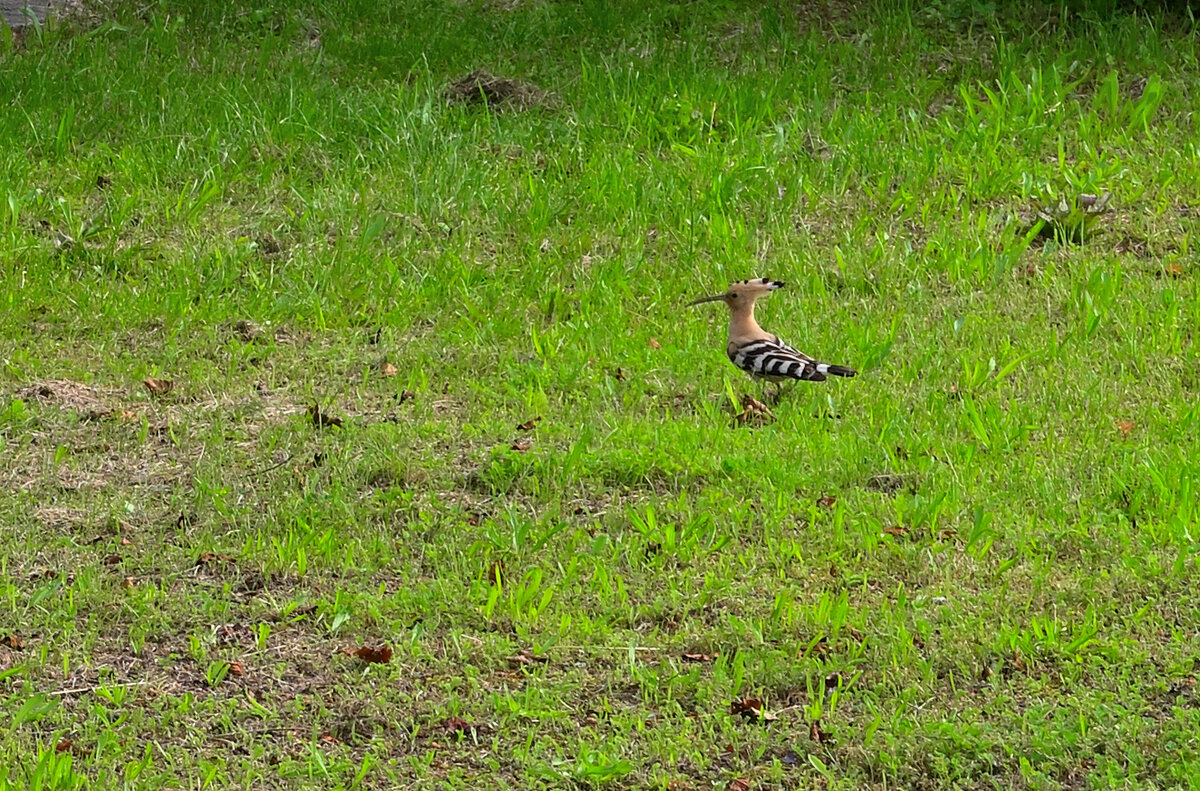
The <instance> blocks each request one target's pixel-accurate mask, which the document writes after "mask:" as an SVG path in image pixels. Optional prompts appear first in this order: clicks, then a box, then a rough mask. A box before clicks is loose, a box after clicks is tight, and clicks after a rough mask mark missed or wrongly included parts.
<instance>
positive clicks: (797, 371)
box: [729, 338, 829, 382]
mask: <svg viewBox="0 0 1200 791" xmlns="http://www.w3.org/2000/svg"><path fill="white" fill-rule="evenodd" d="M729 359H730V360H732V361H733V364H734V365H736V366H737V367H738V368H741V369H742V370H743V371H745V372H746V373H748V374H750V375H751V376H754V377H758V378H763V379H773V380H779V379H801V380H806V381H811V382H821V381H824V380H825V374H826V373H827V372H828V371H827V370H825V371H823V370H821V369H822V368H825V369H828V368H829V366H826V365H822V364H820V363H818V362H817V361H816V360H814V359H813V358H811V357H809V356H808V355H807V354H805V353H804V352H801V351H797V350H796V349H793V348H792V347H791V346H788V345H787V344H786V343H784V342H783V341H781V340H779V338H775V339H774V340H772V339H769V338H763V339H761V340H756V341H749V342H748V343H743V344H742V345H741V346H738V347H737V348H736V349H734V350H733V351H732V353H730V355H729Z"/></svg>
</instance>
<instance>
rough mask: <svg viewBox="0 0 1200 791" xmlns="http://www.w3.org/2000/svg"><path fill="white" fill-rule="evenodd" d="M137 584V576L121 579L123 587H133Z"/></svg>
mask: <svg viewBox="0 0 1200 791" xmlns="http://www.w3.org/2000/svg"><path fill="white" fill-rule="evenodd" d="M136 585H137V578H136V577H126V578H125V579H123V580H121V587H122V588H132V587H135V586H136Z"/></svg>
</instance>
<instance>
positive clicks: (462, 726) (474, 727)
mask: <svg viewBox="0 0 1200 791" xmlns="http://www.w3.org/2000/svg"><path fill="white" fill-rule="evenodd" d="M442 727H443V728H445V729H446V730H448V731H449V732H450V733H455V734H462V735H464V736H465V735H467V734H469V733H471V734H474V733H479V732H480V731H483V730H487V728H486V726H483V725H480V724H478V723H474V722H467V721H466V720H464V719H463V718H462V717H447V718H446V719H444V720H442Z"/></svg>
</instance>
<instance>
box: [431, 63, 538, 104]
mask: <svg viewBox="0 0 1200 791" xmlns="http://www.w3.org/2000/svg"><path fill="white" fill-rule="evenodd" d="M445 96H446V101H448V102H450V103H451V104H461V105H466V106H468V107H475V106H479V105H484V106H486V107H487V108H488V109H491V110H495V111H497V112H500V111H503V110H508V109H512V110H528V109H529V108H531V107H538V106H541V105H545V104H547V103H548V101H549V99H550V94H548V93H546V91H543V90H542V89H541V88H539V87H537V86H536V85H534V84H533V83H529V82H525V81H524V80H517V79H512V78H510V77H497V76H495V75H494V74H491V73H489V72H487V71H484V70H482V69H480V70H476V71H473V72H471V73H470V74H467V75H465V76H463V77H459V78H458V79H457V80H455V81H454V82H452V83H450V85H449V86H448V87H447V88H446V92H445Z"/></svg>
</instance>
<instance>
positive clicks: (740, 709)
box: [729, 698, 777, 722]
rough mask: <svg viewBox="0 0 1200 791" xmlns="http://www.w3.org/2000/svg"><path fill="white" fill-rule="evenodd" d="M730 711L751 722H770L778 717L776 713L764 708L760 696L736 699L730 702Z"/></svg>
mask: <svg viewBox="0 0 1200 791" xmlns="http://www.w3.org/2000/svg"><path fill="white" fill-rule="evenodd" d="M729 713H730V714H736V715H739V716H741V717H743V718H745V719H747V720H750V721H751V722H770V721H772V720H774V719H777V718H776V716H775V715H774V714H772V713H771V712H769V711H767V710H765V709H764V708H763V703H762V701H761V700H759V699H758V698H745V699H743V700H735V701H733V702H732V703H730V704H729Z"/></svg>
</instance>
